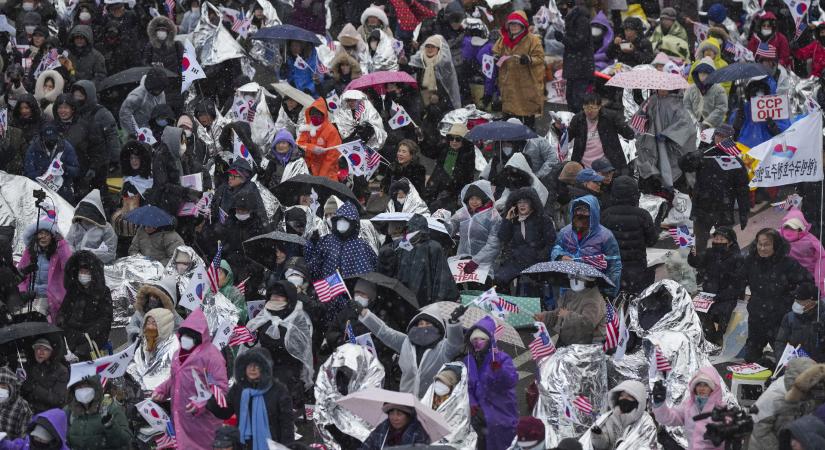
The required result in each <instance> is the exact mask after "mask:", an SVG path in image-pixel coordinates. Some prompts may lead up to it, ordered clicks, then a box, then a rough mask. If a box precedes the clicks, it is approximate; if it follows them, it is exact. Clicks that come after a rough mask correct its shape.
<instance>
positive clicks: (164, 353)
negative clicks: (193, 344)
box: [126, 333, 180, 391]
mask: <svg viewBox="0 0 825 450" xmlns="http://www.w3.org/2000/svg"><path fill="white" fill-rule="evenodd" d="M145 344H146V343H145V342H141V344H140V346H138V348H137V351H135V358H134V359H133V360H132V362H130V363H129V366H127V367H126V373H128V374H129V375H130V376H131V377H132V379H133V380H135V382H137V383H138V384H140V389H141V390H143V391H154V390H155V388H156V387H158V386H159V385H160V384H161V383H163V382H164V381H166V380H168V379H169V376H170V375H171V373H172V357H173V356H174V355H175V352H176V351H178V349H179V348H180V344H179V343H178V337H177V336H176V335H175V333H172V334H170V335H169V337H167V338H166V339H165V340H164V341H163V342H159V343H158V346H157V348H156V349H155V351H154V353H150V352H147V351H146V350H145V349H144V345H145Z"/></svg>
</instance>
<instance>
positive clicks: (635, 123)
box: [630, 110, 648, 134]
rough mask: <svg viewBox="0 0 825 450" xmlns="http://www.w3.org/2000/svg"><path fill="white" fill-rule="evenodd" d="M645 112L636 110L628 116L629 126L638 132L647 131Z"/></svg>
mask: <svg viewBox="0 0 825 450" xmlns="http://www.w3.org/2000/svg"><path fill="white" fill-rule="evenodd" d="M647 119H648V117H647V112H646V111H645V110H640V111H637V112H636V114H633V117H631V118H630V128H633V131H635V132H636V133H638V134H642V133H644V132H646V131H647Z"/></svg>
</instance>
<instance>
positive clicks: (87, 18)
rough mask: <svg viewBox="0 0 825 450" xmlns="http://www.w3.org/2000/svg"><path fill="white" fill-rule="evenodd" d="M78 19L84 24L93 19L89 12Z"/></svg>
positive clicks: (80, 15) (81, 14)
mask: <svg viewBox="0 0 825 450" xmlns="http://www.w3.org/2000/svg"><path fill="white" fill-rule="evenodd" d="M77 18H78V19H80V20H82V21H84V22H87V21H88V20H89V19H91V18H92V15H91V14H89V13H88V12H87V11H83V12H82V13H80V14H78V15H77Z"/></svg>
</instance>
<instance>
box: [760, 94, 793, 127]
mask: <svg viewBox="0 0 825 450" xmlns="http://www.w3.org/2000/svg"><path fill="white" fill-rule="evenodd" d="M790 117H791V102H790V101H789V100H788V96H787V95H762V96H760V97H755V98H753V99H752V100H751V120H753V121H754V122H765V121H767V120H768V119H769V118H770V119H773V120H781V119H788V118H790Z"/></svg>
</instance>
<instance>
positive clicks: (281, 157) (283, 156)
mask: <svg viewBox="0 0 825 450" xmlns="http://www.w3.org/2000/svg"><path fill="white" fill-rule="evenodd" d="M272 155H273V156H274V157H275V159H276V160H278V162H280V163H281V165H282V166H285V165H287V163H288V162H289V158H291V157H292V148H290V149H289V151H288V152H286V153H278V151H277V150H274V149H273V151H272Z"/></svg>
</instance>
